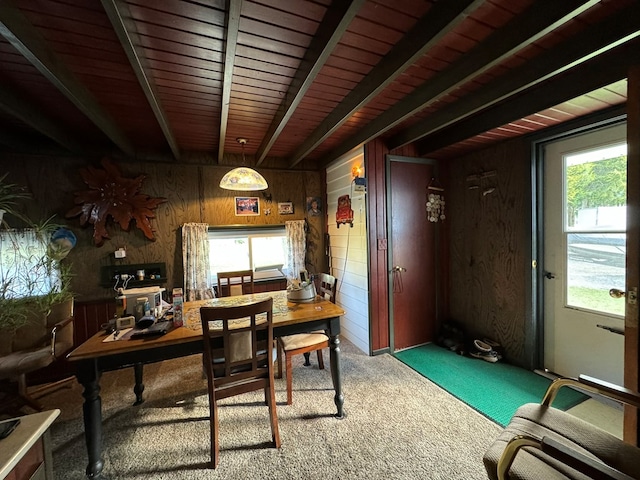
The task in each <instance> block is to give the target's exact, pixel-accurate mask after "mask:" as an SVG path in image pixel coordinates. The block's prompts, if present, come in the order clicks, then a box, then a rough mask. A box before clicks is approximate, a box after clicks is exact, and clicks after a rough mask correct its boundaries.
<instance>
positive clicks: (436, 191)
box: [427, 178, 446, 223]
mask: <svg viewBox="0 0 640 480" xmlns="http://www.w3.org/2000/svg"><path fill="white" fill-rule="evenodd" d="M444 205H445V202H444V188H442V187H441V186H440V185H439V184H438V182H437V180H436V179H435V178H432V179H431V183H429V185H428V186H427V219H428V220H429V221H430V222H434V223H435V222H442V221H444V219H445V218H446V217H445V215H444Z"/></svg>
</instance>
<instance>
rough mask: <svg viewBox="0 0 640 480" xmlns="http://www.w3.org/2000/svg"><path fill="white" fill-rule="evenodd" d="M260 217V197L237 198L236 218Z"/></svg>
mask: <svg viewBox="0 0 640 480" xmlns="http://www.w3.org/2000/svg"><path fill="white" fill-rule="evenodd" d="M248 215H260V200H259V199H258V197H236V217H238V216H242V217H244V216H248Z"/></svg>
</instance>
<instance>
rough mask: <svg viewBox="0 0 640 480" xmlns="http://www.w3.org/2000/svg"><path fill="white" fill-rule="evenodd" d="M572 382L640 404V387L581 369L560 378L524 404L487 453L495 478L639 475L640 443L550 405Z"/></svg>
mask: <svg viewBox="0 0 640 480" xmlns="http://www.w3.org/2000/svg"><path fill="white" fill-rule="evenodd" d="M564 386H571V387H575V388H577V389H581V390H584V391H587V392H592V393H596V394H600V395H603V396H605V397H607V398H610V399H613V400H616V401H618V402H622V403H625V404H627V405H631V406H634V407H636V408H640V393H638V392H635V391H633V390H629V389H626V388H622V387H619V386H617V385H614V384H612V383H608V382H604V381H601V380H598V379H596V378H593V377H588V376H586V375H580V377H579V378H578V379H570V378H558V379H556V380H555V381H554V382H552V384H551V385H550V386H549V388H548V389H547V392H546V393H545V395H544V397H543V399H542V402H541V403H540V404H537V403H528V404H526V405H523V406H521V407H520V408H519V409H518V410H517V411H516V412H515V414H514V415H513V418H512V419H511V421H510V422H509V425H507V427H506V428H505V430H504V431H503V433H502V434H501V435H500V436H499V437H498V438H497V439H496V440H495V442H494V443H493V444H492V445H491V447H489V449H488V450H487V451H486V453H485V454H484V458H483V461H484V465H485V469H486V471H487V474H488V476H489V478H490V479H491V480H503V479H512V480H513V479H521V480H526V479H540V478H544V479H556V478H558V479H567V478H569V479H589V478H598V479H600V478H602V479H609V478H610V479H618V480H623V479H639V478H640V448H638V447H636V446H634V445H631V444H628V443H625V442H624V441H622V440H621V439H619V438H617V437H615V436H614V435H611V434H610V433H608V432H605V431H604V430H601V429H600V428H598V427H596V426H594V425H591V424H589V423H588V422H585V421H584V420H581V419H579V418H577V417H575V416H573V415H572V414H570V413H567V412H564V411H561V410H558V409H556V408H554V407H552V406H551V404H552V402H553V400H554V398H555V396H556V394H557V393H558V390H559V389H560V388H562V387H564Z"/></svg>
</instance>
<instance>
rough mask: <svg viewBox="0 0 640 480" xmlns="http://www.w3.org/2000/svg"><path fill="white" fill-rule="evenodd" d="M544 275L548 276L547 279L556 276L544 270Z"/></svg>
mask: <svg viewBox="0 0 640 480" xmlns="http://www.w3.org/2000/svg"><path fill="white" fill-rule="evenodd" d="M544 276H545V278H548V279H549V280H551V279H552V278H556V276H555V275H554V274H553V273H551V272H544Z"/></svg>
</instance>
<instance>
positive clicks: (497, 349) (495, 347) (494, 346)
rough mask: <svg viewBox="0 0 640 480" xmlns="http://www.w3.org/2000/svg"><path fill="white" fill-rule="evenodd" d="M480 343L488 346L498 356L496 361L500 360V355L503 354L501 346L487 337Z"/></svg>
mask: <svg viewBox="0 0 640 480" xmlns="http://www.w3.org/2000/svg"><path fill="white" fill-rule="evenodd" d="M482 341H483V342H484V343H486V344H488V345H489V346H490V347H491V348H492V349H493V351H494V352H496V354H497V355H498V360H502V355H503V353H504V349H503V348H502V345H500V344H499V343H498V342H496V341H495V340H492V339H490V338H487V337H485V338H483V339H482Z"/></svg>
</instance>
